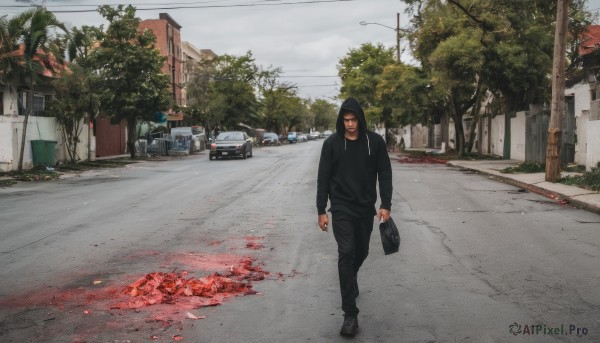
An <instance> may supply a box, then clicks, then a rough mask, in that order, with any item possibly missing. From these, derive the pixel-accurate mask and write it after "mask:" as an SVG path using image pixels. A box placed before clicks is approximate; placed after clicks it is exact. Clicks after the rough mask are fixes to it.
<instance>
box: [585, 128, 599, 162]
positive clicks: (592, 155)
mask: <svg viewBox="0 0 600 343" xmlns="http://www.w3.org/2000/svg"><path fill="white" fill-rule="evenodd" d="M587 132H588V137H587V158H586V162H587V163H586V168H587V170H590V169H592V167H595V166H596V165H597V164H598V162H600V120H590V121H588V122H587Z"/></svg>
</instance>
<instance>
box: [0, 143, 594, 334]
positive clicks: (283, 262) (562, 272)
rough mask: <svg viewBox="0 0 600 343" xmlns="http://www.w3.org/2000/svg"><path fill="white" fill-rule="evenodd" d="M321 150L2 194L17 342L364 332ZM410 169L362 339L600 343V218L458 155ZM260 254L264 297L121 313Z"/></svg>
mask: <svg viewBox="0 0 600 343" xmlns="http://www.w3.org/2000/svg"><path fill="white" fill-rule="evenodd" d="M321 142H322V141H321V140H320V141H310V142H307V143H299V144H294V145H283V146H279V147H268V148H261V149H258V148H257V149H255V151H254V157H252V158H249V159H247V160H242V159H236V160H233V159H232V160H218V161H209V159H208V155H207V154H206V153H202V154H200V155H196V156H191V157H189V158H184V159H181V160H170V161H153V162H140V163H135V164H131V165H129V166H127V167H125V168H117V169H103V170H97V171H92V172H86V173H83V174H81V175H80V176H74V177H67V178H64V179H62V180H60V181H56V182H39V183H19V184H17V185H14V186H11V187H8V188H3V189H0V237H2V238H1V241H0V265H1V266H2V267H1V269H0V341H2V342H173V341H178V340H180V341H184V342H305V341H312V342H337V341H346V340H347V339H344V338H342V337H340V336H339V334H338V332H339V328H340V325H341V323H342V312H341V309H340V302H341V300H340V295H339V290H338V278H337V251H336V244H335V241H334V239H333V234H332V233H331V232H328V233H323V232H321V231H320V230H318V228H317V225H316V210H315V206H314V200H315V189H316V168H317V164H318V158H319V151H320V147H321ZM392 158H394V156H392ZM392 165H393V170H394V198H393V207H392V216H393V217H394V219H395V221H396V223H397V224H398V225H399V229H400V234H401V237H402V244H401V249H400V252H399V253H397V254H394V255H389V256H384V255H383V251H382V248H381V241H380V239H379V233H378V230H377V227H375V229H374V231H373V236H372V240H371V253H370V256H369V258H368V259H367V261H366V262H365V264H364V265H363V269H362V270H361V272H360V273H359V285H360V289H361V295H360V297H359V298H358V306H359V308H360V310H361V313H360V315H359V324H360V331H359V334H358V335H357V336H356V337H355V338H354V341H357V342H597V341H600V320H599V318H600V269H599V268H598V262H599V256H600V230H599V228H600V225H599V224H600V216H598V215H594V214H590V213H588V212H584V211H581V210H577V209H573V208H570V207H568V206H565V205H560V204H558V203H556V202H555V201H553V200H551V199H546V198H544V197H541V196H539V195H535V194H531V193H527V192H521V191H519V189H517V188H514V187H512V186H508V185H506V184H502V183H497V182H494V181H492V180H489V179H487V178H486V177H484V176H481V175H477V174H471V173H468V172H463V171H460V170H458V169H455V168H450V167H447V166H445V165H431V164H429V165H418V164H415V165H412V164H410V165H409V164H400V163H398V162H397V161H395V159H393V163H392ZM248 259H250V260H251V262H252V266H253V267H258V269H257V270H258V272H260V271H261V270H262V271H264V272H268V274H264V273H263V274H264V275H265V279H264V280H259V281H252V282H251V284H252V289H253V290H254V291H255V292H258V293H257V294H248V295H245V296H232V297H228V298H227V299H221V298H219V297H216V298H215V299H217V300H222V303H221V304H220V305H218V306H209V307H200V308H197V306H193V305H194V304H196V305H197V304H198V303H193V302H190V301H189V300H188V299H191V298H199V297H183V296H182V297H180V298H179V300H176V301H173V302H172V303H170V304H155V305H148V306H142V307H139V308H136V309H129V308H123V306H121V307H119V306H117V307H119V308H112V309H111V307H115V304H121V303H120V302H119V301H122V300H123V299H125V301H127V299H131V298H133V297H131V295H126V294H124V290H125V289H127V286H128V285H130V284H131V283H133V282H134V281H136V280H138V279H139V278H140V277H143V276H144V275H146V274H149V273H155V272H162V273H171V272H172V273H180V272H183V271H187V272H188V274H186V275H184V276H185V277H186V278H203V277H206V276H208V275H210V274H211V273H213V272H215V271H216V272H219V273H221V275H227V273H228V272H230V271H232V270H233V269H234V268H232V266H233V267H235V268H237V267H239V266H240V263H241V262H242V261H245V260H248ZM244 282H247V281H244ZM247 293H250V292H247ZM203 316H205V318H203V319H195V318H202V317H203ZM532 325H533V327H532ZM577 331H579V336H578V335H576V333H577ZM511 332H513V333H516V335H513V334H512V333H511Z"/></svg>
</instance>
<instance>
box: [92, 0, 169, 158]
mask: <svg viewBox="0 0 600 343" xmlns="http://www.w3.org/2000/svg"><path fill="white" fill-rule="evenodd" d="M98 11H99V12H100V14H101V15H102V16H103V17H104V18H106V19H107V20H108V22H109V26H108V28H107V30H106V32H103V33H102V34H101V41H100V46H99V47H98V48H97V49H95V50H94V51H93V53H92V55H91V57H90V58H91V59H92V61H93V62H92V63H93V64H94V66H95V67H96V68H97V70H98V72H99V80H98V84H99V86H98V90H99V95H100V103H101V105H102V108H103V110H104V111H106V112H107V113H108V114H109V115H110V116H111V121H112V122H113V123H119V122H120V121H122V120H126V121H127V131H128V135H127V147H128V149H129V151H130V154H131V157H132V158H134V157H135V141H136V140H137V139H138V137H137V134H136V126H137V123H138V121H144V120H147V121H150V120H153V118H154V114H155V113H156V112H157V111H161V110H165V109H166V108H168V107H169V105H170V102H171V96H170V92H169V88H168V82H169V81H168V76H167V75H165V74H162V72H161V68H162V66H163V63H164V60H165V59H164V57H162V56H161V55H160V53H159V51H158V50H157V49H156V48H155V47H154V44H155V43H156V37H155V36H154V34H153V33H152V31H150V30H145V31H144V32H138V26H139V23H140V19H139V18H138V17H136V16H135V8H134V7H132V6H127V7H124V6H123V5H119V6H117V7H116V8H113V7H111V6H108V5H105V6H102V7H100V8H99V9H98Z"/></svg>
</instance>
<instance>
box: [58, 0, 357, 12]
mask: <svg viewBox="0 0 600 343" xmlns="http://www.w3.org/2000/svg"><path fill="white" fill-rule="evenodd" d="M349 1H356V0H310V1H295V2H277V3H254V4H235V5H198V6H169V7H148V8H138V7H136V11H156V10H176V9H188V8H235V7H265V6H289V5H304V4H319V3H332V2H349ZM191 4H193V3H191ZM76 6H78V5H76ZM115 6H116V5H115ZM138 6H139V5H138ZM161 6H162V5H161ZM165 6H166V5H165ZM47 7H49V8H53V7H55V6H47ZM51 12H54V13H85V12H96V10H95V9H93V10H91V9H89V10H86V9H82V10H52V11H51Z"/></svg>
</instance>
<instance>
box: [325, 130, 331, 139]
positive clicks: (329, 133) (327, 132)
mask: <svg viewBox="0 0 600 343" xmlns="http://www.w3.org/2000/svg"><path fill="white" fill-rule="evenodd" d="M332 133H333V132H332V131H331V130H325V131H323V138H327V137H329V136H331V134H332Z"/></svg>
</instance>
